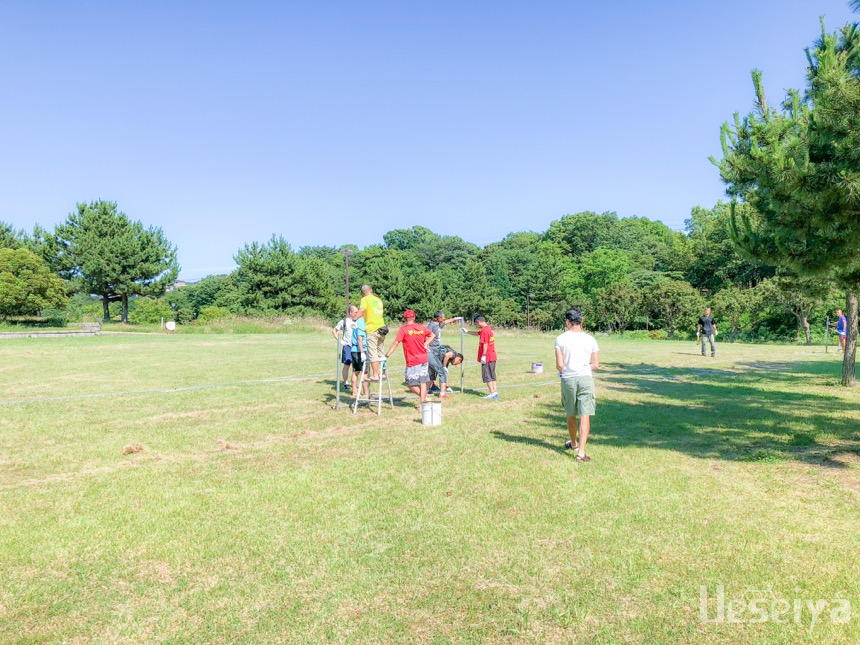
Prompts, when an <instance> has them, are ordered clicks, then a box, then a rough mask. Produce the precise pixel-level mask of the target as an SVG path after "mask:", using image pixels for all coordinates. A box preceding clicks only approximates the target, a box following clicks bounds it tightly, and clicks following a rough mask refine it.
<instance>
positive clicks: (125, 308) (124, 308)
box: [121, 294, 128, 323]
mask: <svg viewBox="0 0 860 645" xmlns="http://www.w3.org/2000/svg"><path fill="white" fill-rule="evenodd" d="M121 320H122V322H124V323H127V322H128V296H127V295H125V294H123V296H122V318H121Z"/></svg>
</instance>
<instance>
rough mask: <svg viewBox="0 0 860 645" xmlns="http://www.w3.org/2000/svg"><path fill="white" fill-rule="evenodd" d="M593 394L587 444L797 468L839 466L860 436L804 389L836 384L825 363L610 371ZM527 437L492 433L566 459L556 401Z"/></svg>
mask: <svg viewBox="0 0 860 645" xmlns="http://www.w3.org/2000/svg"><path fill="white" fill-rule="evenodd" d="M607 367H608V369H607V370H605V371H602V372H601V374H600V375H599V376H598V377H597V382H598V387H599V388H602V389H604V390H610V391H611V392H612V396H611V397H607V396H604V397H599V398H598V403H597V415H596V416H595V417H594V419H593V421H592V434H591V438H590V440H589V443H590V444H592V445H609V446H621V447H633V446H636V447H645V448H652V449H659V450H674V451H677V452H683V453H685V454H688V455H691V456H694V457H699V458H703V459H728V460H740V461H752V462H754V461H760V462H775V461H788V460H792V461H798V462H804V463H810V464H816V465H819V466H825V467H833V468H845V467H846V465H845V464H843V463H840V462H838V461H835V460H832V459H831V457H832V456H834V455H837V454H839V453H846V452H855V453H856V452H860V431H858V429H857V427H856V424H855V423H854V422H852V420H850V419H849V420H846V419H844V418H842V417H843V416H844V415H843V412H845V413H847V412H849V411H854V410H856V404H855V403H853V402H852V401H849V400H846V399H845V397H844V396H842V394H844V391H838V390H836V389H835V388H834V393H833V394H832V395H831V394H827V393H821V392H820V391H819V392H809V391H804V387H806V386H823V385H827V384H830V383H833V382H835V381H834V380H833V373H834V369H835V368H834V367H833V366H832V365H830V364H828V363H824V362H820V361H815V362H801V363H774V362H761V363H743V364H738V367H739V368H740V369H735V370H731V369H708V368H663V367H659V366H656V365H649V364H639V365H631V366H628V367H621V366H611V365H610V366H607ZM533 421H534V423H533V425H531V426H530V431H529V434H528V435H517V434H509V433H505V432H500V431H497V432H494V433H493V434H494V436H496V437H497V438H498V439H500V440H503V441H510V442H516V443H524V444H528V445H533V446H535V447H541V448H546V449H549V450H554V451H557V452H563V451H564V450H563V448H562V444H563V443H564V441H565V440H566V439H567V431H566V418H565V414H564V411H563V410H562V408H561V404H560V401H559V399H558V398H557V397H555V398H554V400H552V401H550V402H547V403H542V404H540V405H539V406H538V409H537V414H536V418H535V419H534V420H533Z"/></svg>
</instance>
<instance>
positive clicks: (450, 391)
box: [445, 387, 454, 394]
mask: <svg viewBox="0 0 860 645" xmlns="http://www.w3.org/2000/svg"><path fill="white" fill-rule="evenodd" d="M445 393H446V394H454V388H451V387H449V388H448V389H447V390H445Z"/></svg>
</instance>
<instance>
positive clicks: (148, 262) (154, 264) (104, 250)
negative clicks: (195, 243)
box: [55, 201, 179, 322]
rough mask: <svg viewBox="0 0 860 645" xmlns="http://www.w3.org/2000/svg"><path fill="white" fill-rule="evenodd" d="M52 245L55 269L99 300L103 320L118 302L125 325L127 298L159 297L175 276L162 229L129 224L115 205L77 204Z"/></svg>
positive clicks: (176, 266) (172, 250)
mask: <svg viewBox="0 0 860 645" xmlns="http://www.w3.org/2000/svg"><path fill="white" fill-rule="evenodd" d="M55 239H56V242H57V247H58V248H57V266H58V267H59V268H60V270H61V271H63V272H64V273H65V274H66V276H67V277H68V278H70V279H71V280H73V281H76V282H77V284H78V286H79V290H81V291H83V292H84V293H91V294H95V295H98V296H100V297H101V298H102V301H103V310H104V318H105V320H108V319H109V317H110V315H109V303H110V302H111V301H113V300H119V301H120V302H121V303H122V314H121V316H122V320H123V322H127V321H128V299H129V297H130V296H135V295H144V296H161V295H163V294H164V292H165V290H166V289H167V287H168V286H170V285H171V284H173V282H174V281H175V280H176V277H177V275H178V274H179V264H178V263H177V260H176V248H175V247H174V246H172V245H171V244H170V242H168V241H167V239H166V238H165V237H164V233H163V232H162V231H161V229H160V228H155V227H150V228H144V226H143V224H141V223H140V222H133V221H131V220H129V218H128V217H127V216H126V215H125V213H122V212H119V211H118V210H117V205H116V203H114V202H106V201H97V202H92V203H90V204H83V203H81V204H78V205H77V210H76V211H75V212H73V213H71V214H70V215H69V217H68V219H67V220H66V222H65V223H63V224H61V225H60V226H58V227H57V229H56V233H55Z"/></svg>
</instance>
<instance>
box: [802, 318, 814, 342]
mask: <svg viewBox="0 0 860 645" xmlns="http://www.w3.org/2000/svg"><path fill="white" fill-rule="evenodd" d="M803 333H804V334H806V344H807V345H812V332H811V331H810V330H809V319H808V318H807V317H806V316H804V317H803Z"/></svg>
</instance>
